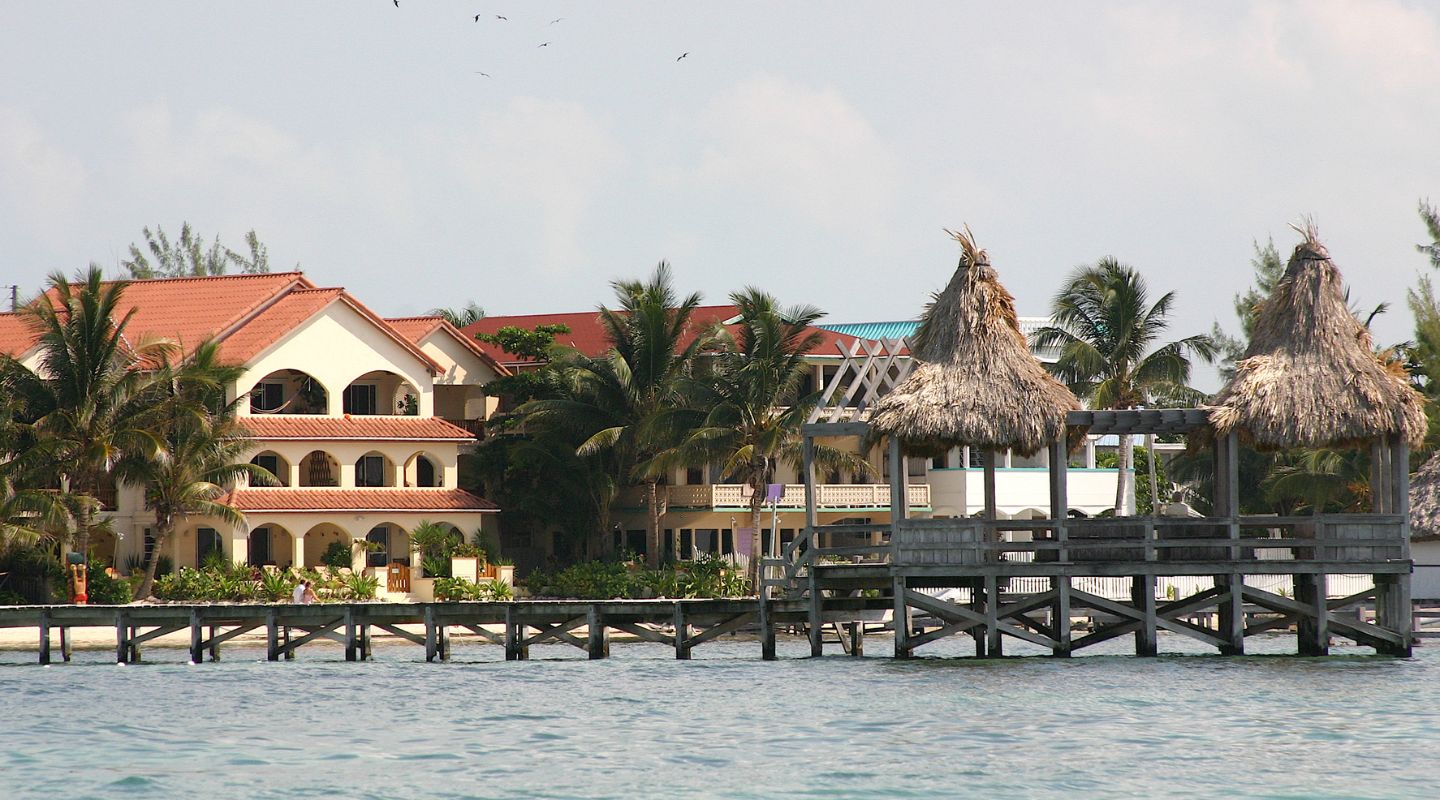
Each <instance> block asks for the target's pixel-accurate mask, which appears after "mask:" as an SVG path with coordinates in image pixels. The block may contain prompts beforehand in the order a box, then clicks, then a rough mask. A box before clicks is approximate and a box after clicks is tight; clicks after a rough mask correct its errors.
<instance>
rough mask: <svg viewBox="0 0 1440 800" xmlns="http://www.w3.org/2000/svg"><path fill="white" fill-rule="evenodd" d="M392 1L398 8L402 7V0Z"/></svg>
mask: <svg viewBox="0 0 1440 800" xmlns="http://www.w3.org/2000/svg"><path fill="white" fill-rule="evenodd" d="M390 1H391V2H392V3H394V4H395V7H396V8H399V7H400V0H390Z"/></svg>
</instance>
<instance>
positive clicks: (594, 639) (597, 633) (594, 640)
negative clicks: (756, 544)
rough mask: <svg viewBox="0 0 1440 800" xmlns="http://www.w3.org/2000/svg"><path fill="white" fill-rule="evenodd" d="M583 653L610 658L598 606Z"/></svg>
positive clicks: (588, 616) (589, 622)
mask: <svg viewBox="0 0 1440 800" xmlns="http://www.w3.org/2000/svg"><path fill="white" fill-rule="evenodd" d="M770 535H771V536H774V535H775V533H774V532H773V531H772V532H771V534H770ZM757 556H758V554H757ZM585 652H586V653H587V654H588V655H589V656H590V660H592V661H595V660H598V659H602V658H609V657H610V629H609V628H608V627H606V626H605V617H604V615H602V614H601V613H600V606H599V604H595V605H591V606H590V610H589V612H588V613H587V614H586V618H585Z"/></svg>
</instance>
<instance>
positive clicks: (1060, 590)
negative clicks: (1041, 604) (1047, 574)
mask: <svg viewBox="0 0 1440 800" xmlns="http://www.w3.org/2000/svg"><path fill="white" fill-rule="evenodd" d="M1050 587H1051V588H1052V589H1054V590H1055V603H1054V604H1053V605H1052V606H1050V627H1052V628H1054V630H1055V646H1054V647H1052V648H1050V655H1052V656H1054V657H1056V658H1069V657H1070V653H1071V649H1072V644H1071V642H1072V636H1071V632H1070V576H1069V575H1060V576H1058V577H1055V578H1051V579H1050Z"/></svg>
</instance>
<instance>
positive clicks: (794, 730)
mask: <svg viewBox="0 0 1440 800" xmlns="http://www.w3.org/2000/svg"><path fill="white" fill-rule="evenodd" d="M967 641H968V640H967ZM866 645H867V650H868V651H869V655H867V657H865V658H860V659H855V658H849V657H845V656H840V655H835V656H827V657H825V658H821V659H809V658H802V657H801V656H802V655H803V654H805V653H806V652H808V649H807V646H806V645H805V644H804V642H802V641H784V640H782V642H781V647H780V653H781V660H779V661H776V662H768V663H767V662H762V661H761V660H760V659H759V657H758V656H759V646H758V644H757V643H755V642H753V641H740V640H734V641H722V642H716V643H713V644H706V645H703V646H701V647H699V648H697V649H696V650H695V651H694V656H695V659H694V660H693V661H689V662H679V661H675V660H674V658H673V651H672V650H671V649H670V648H667V647H663V646H660V645H652V644H639V643H636V644H632V643H619V642H617V643H615V644H614V645H613V647H612V658H610V659H608V660H605V661H595V662H591V661H587V660H585V659H584V654H583V653H581V652H580V651H578V650H575V649H573V648H569V647H564V646H558V645H557V646H537V647H534V648H532V650H531V655H532V660H531V661H528V662H508V663H507V662H505V661H504V660H503V652H502V651H501V649H500V648H498V647H495V646H490V645H483V644H478V643H467V642H465V641H457V643H456V645H455V649H454V653H453V660H452V661H451V662H449V663H434V664H427V663H425V661H424V654H423V649H422V648H419V647H416V646H413V645H394V644H392V645H380V644H378V643H377V646H376V649H375V655H376V658H375V660H374V661H371V662H365V663H347V662H345V661H344V660H343V652H342V651H341V649H340V648H339V647H338V646H331V645H328V644H326V645H320V646H314V647H307V648H304V649H302V650H301V651H300V652H299V654H298V657H297V659H296V660H295V661H291V662H279V663H268V662H266V661H264V653H263V651H262V650H260V649H257V648H255V647H253V646H248V645H236V646H231V647H228V648H227V649H225V650H224V651H223V652H222V656H223V658H222V660H221V661H220V662H218V663H205V664H200V665H190V664H187V663H185V661H186V658H187V653H186V651H185V650H181V649H166V648H159V647H152V648H149V649H147V650H146V651H145V652H144V656H145V658H146V659H147V661H146V663H142V664H134V665H127V666H120V665H116V664H114V663H113V662H112V660H111V659H112V658H113V655H112V654H111V653H108V652H105V651H80V652H77V653H76V657H75V661H73V662H72V663H69V664H56V665H53V666H50V667H40V666H37V665H35V664H34V663H33V662H34V653H33V652H31V653H25V652H17V651H9V652H0V737H3V747H0V798H4V799H5V800H9V799H10V798H67V800H80V799H81V798H275V799H277V800H278V799H279V798H331V797H337V798H532V797H533V798H629V797H656V798H672V797H673V798H711V797H716V798H719V797H724V798H907V797H960V798H1061V797H1064V798H1088V797H1097V798H1108V797H1136V798H1191V797H1196V798H1199V797H1204V798H1212V797H1213V798H1242V797H1255V798H1311V797H1315V798H1322V797H1323V798H1410V797H1413V798H1436V797H1440V782H1437V780H1436V773H1437V769H1436V762H1437V758H1440V756H1437V752H1440V647H1430V648H1419V649H1417V650H1416V656H1415V658H1413V659H1404V660H1400V659H1392V658H1383V657H1375V656H1371V655H1368V653H1369V651H1368V650H1360V649H1355V650H1353V651H1348V650H1346V648H1335V649H1334V650H1333V651H1332V652H1334V653H1337V654H1338V655H1332V656H1330V657H1328V658H1297V657H1294V656H1291V655H1285V656H1280V655H1250V656H1246V657H1243V658H1221V657H1218V656H1209V655H1202V654H1200V653H1201V652H1202V651H1201V650H1200V648H1199V647H1198V646H1194V647H1192V646H1191V645H1190V644H1189V643H1188V642H1187V641H1186V640H1184V639H1180V638H1178V637H1170V636H1164V635H1162V639H1161V645H1162V649H1166V650H1172V651H1177V652H1178V653H1180V654H1173V655H1165V656H1162V657H1160V658H1154V659H1138V658H1135V657H1133V656H1128V655H1119V653H1123V652H1124V649H1125V646H1126V644H1125V643H1124V642H1116V643H1111V646H1112V650H1111V651H1110V652H1112V653H1115V655H1104V654H1101V655H1088V656H1085V657H1076V658H1073V659H1069V660H1055V659H1049V658H1009V659H996V660H984V661H979V660H974V659H965V658H959V657H946V656H947V655H949V656H958V655H959V654H961V653H962V652H963V650H964V649H965V642H962V641H961V640H959V639H955V640H951V641H949V642H944V643H940V644H939V645H938V646H937V647H938V649H933V650H931V653H930V656H929V657H925V658H918V659H915V660H911V661H903V662H901V661H894V660H892V659H890V658H889V657H888V652H889V646H890V641H889V640H888V639H887V638H882V637H870V638H869V639H868V640H867V642H866ZM1007 646H1009V642H1007ZM1247 647H1249V648H1250V649H1251V650H1252V651H1270V652H1274V653H1290V652H1293V650H1294V640H1293V637H1291V638H1287V637H1283V636H1278V635H1277V636H1274V637H1272V638H1263V637H1262V638H1255V639H1250V640H1247ZM1016 649H1017V651H1021V652H1035V651H1033V650H1024V651H1022V650H1020V648H1016ZM921 652H925V651H921ZM1184 653H1190V654H1188V655H1187V654H1184Z"/></svg>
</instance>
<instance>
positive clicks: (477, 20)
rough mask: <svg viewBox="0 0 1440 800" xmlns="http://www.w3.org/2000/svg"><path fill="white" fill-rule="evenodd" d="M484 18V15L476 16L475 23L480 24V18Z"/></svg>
mask: <svg viewBox="0 0 1440 800" xmlns="http://www.w3.org/2000/svg"><path fill="white" fill-rule="evenodd" d="M483 16H485V15H484V14H476V15H475V21H476V22H479V21H480V18H481V17H483Z"/></svg>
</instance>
